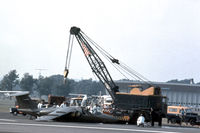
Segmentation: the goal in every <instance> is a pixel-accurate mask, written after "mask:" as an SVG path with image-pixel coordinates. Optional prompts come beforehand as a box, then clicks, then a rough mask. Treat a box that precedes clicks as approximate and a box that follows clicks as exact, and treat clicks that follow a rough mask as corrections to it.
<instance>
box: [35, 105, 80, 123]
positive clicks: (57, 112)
mask: <svg viewBox="0 0 200 133" xmlns="http://www.w3.org/2000/svg"><path fill="white" fill-rule="evenodd" d="M75 112H79V113H82V109H81V107H63V108H57V109H56V110H55V111H53V112H51V113H49V114H47V115H44V116H41V117H38V118H37V119H36V121H51V120H54V119H57V118H59V117H62V116H65V115H68V114H70V113H75Z"/></svg>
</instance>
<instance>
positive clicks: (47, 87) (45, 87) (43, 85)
mask: <svg viewBox="0 0 200 133" xmlns="http://www.w3.org/2000/svg"><path fill="white" fill-rule="evenodd" d="M52 86H53V81H52V79H50V78H48V77H46V78H40V79H39V80H38V92H39V94H40V96H41V95H49V94H51V91H52Z"/></svg>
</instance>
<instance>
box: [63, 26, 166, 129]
mask: <svg viewBox="0 0 200 133" xmlns="http://www.w3.org/2000/svg"><path fill="white" fill-rule="evenodd" d="M74 37H75V38H76V40H77V41H78V44H79V46H80V47H81V49H82V51H83V53H84V55H85V57H86V59H87V61H88V63H89V65H90V68H91V69H92V72H93V73H94V74H95V75H96V76H97V77H98V79H99V80H100V81H101V82H102V83H103V84H104V86H105V88H106V90H107V91H108V93H109V94H110V96H111V97H112V99H113V102H114V103H113V105H114V106H115V110H114V111H113V112H114V113H113V115H119V114H120V115H125V114H127V115H128V116H130V117H131V119H132V120H133V121H134V122H136V120H135V118H137V116H138V115H139V114H140V113H144V114H145V116H146V118H147V119H148V120H152V121H153V123H154V121H155V120H156V121H158V122H159V125H161V124H162V117H163V116H165V114H166V102H165V103H164V102H163V99H164V97H163V96H162V95H161V90H160V88H159V87H150V88H149V89H148V90H147V91H146V92H149V91H150V92H153V93H152V94H151V95H146V92H145V93H144V94H145V95H134V94H130V93H120V92H119V87H118V86H117V85H116V84H115V82H114V81H113V79H112V77H111V75H110V73H109V71H108V69H107V68H106V65H105V64H104V62H103V61H102V59H101V58H100V57H99V55H98V54H97V53H96V52H95V50H94V49H93V47H92V46H91V45H90V44H93V46H94V47H95V48H96V49H98V50H99V51H100V52H101V54H102V55H104V57H106V58H107V59H108V60H109V62H111V63H112V64H115V65H117V66H119V67H120V68H121V69H122V70H123V71H125V72H126V74H129V75H131V76H135V77H136V78H138V79H140V80H143V81H144V80H145V79H146V78H145V77H143V76H142V75H140V74H139V73H137V72H135V71H132V69H130V68H129V67H128V66H126V65H124V64H123V63H121V62H120V61H119V60H118V59H116V58H114V57H113V56H111V55H110V54H109V53H107V52H106V51H105V50H103V49H102V48H101V47H100V46H99V45H97V44H96V43H95V42H94V41H92V40H91V39H90V38H89V37H88V36H87V35H86V34H85V33H84V32H83V31H81V29H80V28H78V27H71V29H70V35H69V45H68V50H67V57H66V64H65V70H64V78H65V79H66V78H67V76H68V73H69V64H70V60H71V53H72V47H73V40H74ZM120 72H121V71H120ZM146 83H147V84H148V85H150V86H152V84H151V82H150V81H148V80H147V81H146ZM152 112H155V113H152ZM152 114H154V115H152ZM151 115H152V116H151ZM152 125H153V124H152Z"/></svg>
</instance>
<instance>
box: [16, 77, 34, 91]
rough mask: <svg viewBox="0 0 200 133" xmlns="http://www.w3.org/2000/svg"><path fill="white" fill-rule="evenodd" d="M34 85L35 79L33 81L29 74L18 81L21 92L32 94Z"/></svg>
mask: <svg viewBox="0 0 200 133" xmlns="http://www.w3.org/2000/svg"><path fill="white" fill-rule="evenodd" d="M35 83H36V79H34V78H33V76H32V75H29V73H25V74H24V77H23V78H22V79H21V81H20V87H21V88H22V90H24V91H29V92H30V93H32V92H33V86H34V84H35Z"/></svg>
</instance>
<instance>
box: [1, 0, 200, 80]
mask: <svg viewBox="0 0 200 133" xmlns="http://www.w3.org/2000/svg"><path fill="white" fill-rule="evenodd" d="M199 7H200V1H199V0H0V62H1V63H0V79H1V78H2V77H3V76H4V75H5V74H7V73H8V72H9V71H10V70H13V69H16V70H17V73H18V74H19V76H20V77H23V74H24V73H29V74H31V75H33V76H34V77H38V76H39V73H41V74H42V75H43V76H50V75H54V74H63V71H64V66H65V60H66V54H67V46H68V39H69V30H70V28H71V27H72V26H77V27H80V28H81V30H82V31H83V32H84V33H86V34H87V35H88V36H89V37H90V38H92V40H94V41H95V42H96V43H98V44H99V45H100V46H101V47H102V48H104V49H105V50H106V51H107V52H109V53H110V54H111V55H112V56H114V57H115V58H117V59H119V60H121V61H122V62H124V63H125V64H127V65H128V66H130V67H131V68H132V69H134V70H135V71H137V72H139V73H140V74H142V75H143V76H145V77H146V78H148V79H149V80H151V81H159V82H165V81H168V80H171V79H180V80H181V79H188V78H194V81H195V82H200V71H199V66H200V52H199V51H200V37H199V35H200V8H199ZM75 42H76V41H75ZM38 69H45V70H41V71H39V70H38ZM108 70H109V72H110V73H111V75H112V76H113V79H114V80H117V79H121V78H124V77H122V76H120V75H119V74H116V72H115V71H113V69H112V68H110V67H109V66H108ZM69 78H73V79H88V78H93V79H94V75H93V74H92V72H91V70H90V67H89V65H88V63H87V61H86V59H85V57H84V55H83V53H82V51H81V50H80V48H79V46H78V45H77V43H74V48H73V53H72V59H71V64H70V70H69Z"/></svg>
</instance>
